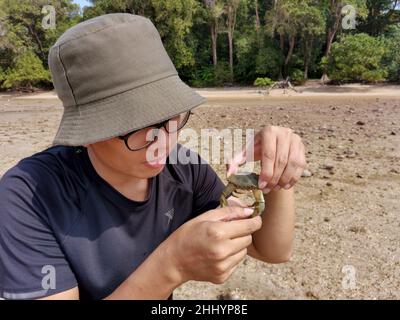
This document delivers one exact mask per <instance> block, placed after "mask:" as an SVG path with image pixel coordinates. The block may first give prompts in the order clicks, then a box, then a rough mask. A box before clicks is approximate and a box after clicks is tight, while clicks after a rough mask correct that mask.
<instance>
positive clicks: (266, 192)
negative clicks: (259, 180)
mask: <svg viewBox="0 0 400 320" xmlns="http://www.w3.org/2000/svg"><path fill="white" fill-rule="evenodd" d="M270 192H271V189H268V188H265V189H263V193H264V194H268V193H270Z"/></svg>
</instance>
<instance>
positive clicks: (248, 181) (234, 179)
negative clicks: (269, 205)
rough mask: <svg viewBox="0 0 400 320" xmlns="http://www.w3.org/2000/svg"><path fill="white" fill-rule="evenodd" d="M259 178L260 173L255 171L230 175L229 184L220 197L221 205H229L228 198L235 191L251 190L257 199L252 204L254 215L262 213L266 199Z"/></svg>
mask: <svg viewBox="0 0 400 320" xmlns="http://www.w3.org/2000/svg"><path fill="white" fill-rule="evenodd" d="M258 178H259V175H258V174H256V173H254V172H251V173H243V174H237V175H234V174H233V175H231V176H229V178H228V184H227V186H226V187H225V189H224V190H223V191H222V194H221V197H220V205H221V207H227V206H228V201H227V199H228V198H229V197H230V196H231V195H232V193H233V192H235V193H238V191H239V190H251V191H252V192H253V196H254V200H255V201H254V203H253V204H252V206H251V207H253V208H254V212H253V214H252V217H256V216H258V215H261V214H262V213H263V212H264V209H265V200H264V194H263V192H262V191H261V190H260V189H259V188H258Z"/></svg>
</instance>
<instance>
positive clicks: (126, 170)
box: [87, 128, 178, 179]
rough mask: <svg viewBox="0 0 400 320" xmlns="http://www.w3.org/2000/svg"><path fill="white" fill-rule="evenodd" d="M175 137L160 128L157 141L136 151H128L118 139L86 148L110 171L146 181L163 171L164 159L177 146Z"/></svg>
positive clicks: (175, 134) (173, 134)
mask: <svg viewBox="0 0 400 320" xmlns="http://www.w3.org/2000/svg"><path fill="white" fill-rule="evenodd" d="M177 137H178V134H177V133H171V134H168V133H167V132H166V130H165V129H164V128H161V129H160V130H159V133H158V135H157V140H156V141H155V142H154V143H153V144H151V145H150V146H149V147H147V148H144V149H141V150H138V151H130V150H129V149H128V148H127V147H126V145H125V143H124V141H123V140H121V139H118V138H113V139H109V140H106V141H101V142H97V143H94V144H90V145H88V146H87V147H88V148H90V149H91V151H92V152H93V153H94V154H95V155H96V159H97V160H98V161H101V162H102V165H103V166H106V167H108V168H109V169H110V170H112V171H118V172H120V173H121V174H124V175H128V176H132V177H135V178H141V179H146V178H151V177H154V176H156V175H158V174H159V173H160V172H161V171H162V170H163V168H164V166H165V161H166V158H167V157H168V155H169V154H170V153H171V151H172V150H173V149H174V147H175V146H176V144H177V140H178V138H177Z"/></svg>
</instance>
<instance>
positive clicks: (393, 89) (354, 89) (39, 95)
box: [0, 84, 400, 101]
mask: <svg viewBox="0 0 400 320" xmlns="http://www.w3.org/2000/svg"><path fill="white" fill-rule="evenodd" d="M193 89H194V90H195V91H196V92H197V93H198V94H200V95H201V96H203V97H205V98H206V99H208V100H217V101H218V100H220V99H223V100H230V99H239V100H240V99H251V100H260V101H264V100H268V99H287V98H303V97H304V98H312V97H318V98H321V97H336V98H338V97H375V96H377V97H399V98H400V85H361V84H348V85H342V86H322V85H307V86H299V87H296V89H297V90H300V91H301V92H302V93H296V92H294V91H292V90H287V93H286V94H284V93H283V89H274V90H273V91H271V92H270V94H269V95H264V94H263V93H259V89H258V88H255V87H231V88H193ZM0 100H58V101H59V99H58V97H57V95H56V93H55V91H54V90H52V91H39V92H34V93H6V92H5V93H0Z"/></svg>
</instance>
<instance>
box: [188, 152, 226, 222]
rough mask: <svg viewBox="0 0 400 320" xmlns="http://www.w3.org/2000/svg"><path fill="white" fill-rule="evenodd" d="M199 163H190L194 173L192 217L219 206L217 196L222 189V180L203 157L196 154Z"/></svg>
mask: <svg viewBox="0 0 400 320" xmlns="http://www.w3.org/2000/svg"><path fill="white" fill-rule="evenodd" d="M198 159H199V161H198V163H199V164H192V166H193V167H194V168H193V171H194V172H195V174H194V181H193V194H194V206H193V217H196V216H198V215H199V214H202V213H204V212H206V211H208V210H212V209H215V208H217V207H218V206H219V198H220V196H221V193H222V191H223V189H224V187H225V186H224V184H223V182H222V180H221V179H220V178H219V177H218V175H217V173H216V172H215V171H214V169H213V168H212V167H211V166H210V164H208V163H207V162H206V161H205V160H204V159H203V158H201V157H200V156H198Z"/></svg>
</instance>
